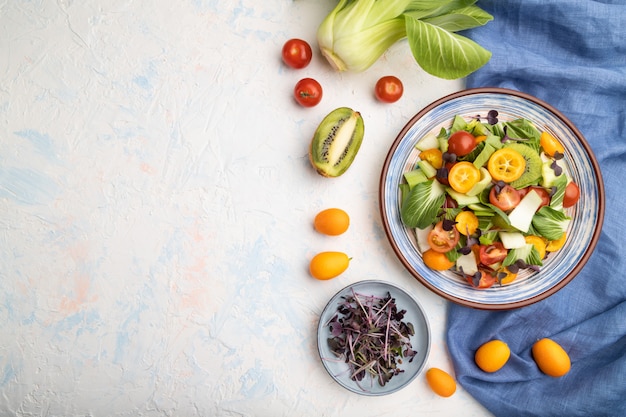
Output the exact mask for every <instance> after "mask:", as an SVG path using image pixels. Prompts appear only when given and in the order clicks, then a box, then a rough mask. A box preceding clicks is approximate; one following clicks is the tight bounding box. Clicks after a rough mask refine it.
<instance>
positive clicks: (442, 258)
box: [422, 249, 454, 271]
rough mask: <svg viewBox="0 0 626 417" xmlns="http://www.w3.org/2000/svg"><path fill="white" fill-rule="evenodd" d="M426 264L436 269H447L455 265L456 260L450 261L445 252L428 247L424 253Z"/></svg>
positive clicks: (423, 258)
mask: <svg viewBox="0 0 626 417" xmlns="http://www.w3.org/2000/svg"><path fill="white" fill-rule="evenodd" d="M422 260H423V261H424V264H425V265H426V266H427V267H429V268H430V269H434V270H435V271H445V270H446V269H450V268H452V267H453V266H454V262H452V261H450V260H449V259H448V257H447V256H446V254H445V253H443V252H437V251H434V250H432V249H428V250H427V251H425V252H424V253H423V254H422Z"/></svg>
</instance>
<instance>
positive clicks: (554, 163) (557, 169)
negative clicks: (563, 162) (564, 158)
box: [550, 159, 563, 177]
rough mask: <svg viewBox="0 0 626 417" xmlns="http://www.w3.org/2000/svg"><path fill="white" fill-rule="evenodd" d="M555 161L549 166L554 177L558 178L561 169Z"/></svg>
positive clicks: (561, 171)
mask: <svg viewBox="0 0 626 417" xmlns="http://www.w3.org/2000/svg"><path fill="white" fill-rule="evenodd" d="M556 161H557V160H556V159H554V160H553V161H552V163H551V164H550V168H552V170H553V171H554V175H556V176H557V177H558V176H560V175H561V174H562V173H563V168H561V167H560V165H559V164H557V163H556Z"/></svg>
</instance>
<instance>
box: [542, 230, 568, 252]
mask: <svg viewBox="0 0 626 417" xmlns="http://www.w3.org/2000/svg"><path fill="white" fill-rule="evenodd" d="M566 240H567V233H566V232H563V235H562V236H561V237H560V238H558V239H557V240H551V241H549V242H548V244H547V245H546V251H548V252H556V251H558V250H559V249H561V248H562V247H563V246H564V245H565V241H566Z"/></svg>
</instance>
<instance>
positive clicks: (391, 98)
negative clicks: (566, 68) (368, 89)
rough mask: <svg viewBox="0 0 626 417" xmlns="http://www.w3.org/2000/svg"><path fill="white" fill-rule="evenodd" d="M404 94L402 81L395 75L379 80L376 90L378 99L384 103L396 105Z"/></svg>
mask: <svg viewBox="0 0 626 417" xmlns="http://www.w3.org/2000/svg"><path fill="white" fill-rule="evenodd" d="M403 92H404V86H403V85H402V81H400V79H399V78H397V77H394V76H393V75H387V76H385V77H382V78H381V79H379V80H378V82H377V83H376V88H375V89H374V94H375V95H376V98H377V99H378V100H380V101H382V102H383V103H394V102H396V101H398V100H400V97H402V93H403Z"/></svg>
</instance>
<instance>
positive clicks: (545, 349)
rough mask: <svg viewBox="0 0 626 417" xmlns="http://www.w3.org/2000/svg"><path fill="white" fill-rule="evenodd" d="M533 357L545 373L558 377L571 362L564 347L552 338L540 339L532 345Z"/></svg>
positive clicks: (564, 372) (566, 370)
mask: <svg viewBox="0 0 626 417" xmlns="http://www.w3.org/2000/svg"><path fill="white" fill-rule="evenodd" d="M531 350H532V353H533V359H534V360H535V362H536V363H537V366H539V369H541V372H543V373H544V374H546V375H550V376H552V377H555V378H558V377H561V376H563V375H565V374H566V373H568V372H569V370H570V368H571V366H572V363H571V361H570V358H569V355H568V354H567V352H565V349H563V348H562V347H561V345H559V344H558V343H556V342H555V341H554V340H552V339H547V338H544V339H541V340H538V341H537V342H535V344H534V345H533V347H532V349H531Z"/></svg>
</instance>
